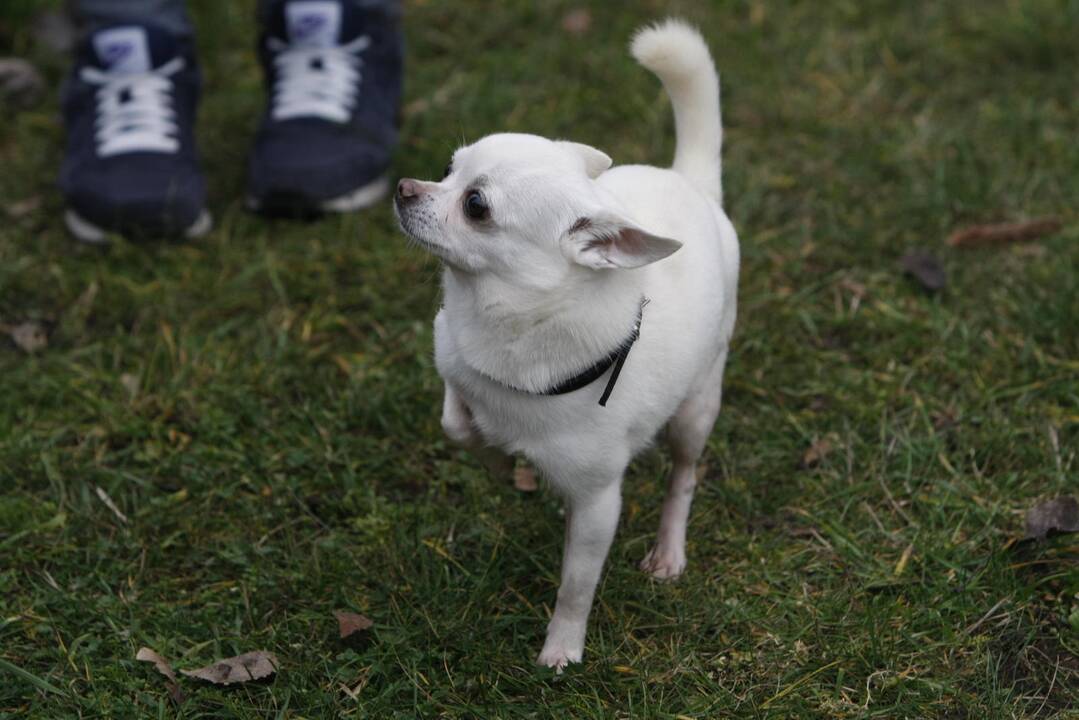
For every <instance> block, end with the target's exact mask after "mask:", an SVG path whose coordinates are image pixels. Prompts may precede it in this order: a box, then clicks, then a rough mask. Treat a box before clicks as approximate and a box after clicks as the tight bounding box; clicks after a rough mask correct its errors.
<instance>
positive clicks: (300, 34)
mask: <svg viewBox="0 0 1079 720" xmlns="http://www.w3.org/2000/svg"><path fill="white" fill-rule="evenodd" d="M325 26H326V17H325V16H323V15H301V16H300V17H298V18H296V20H295V21H294V24H293V26H292V34H293V37H294V38H295V39H297V40H304V39H306V38H309V37H311V36H312V35H314V34H315V33H317V32H319V31H320V30H322V28H323V27H325Z"/></svg>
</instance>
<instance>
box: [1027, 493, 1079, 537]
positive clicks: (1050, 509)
mask: <svg viewBox="0 0 1079 720" xmlns="http://www.w3.org/2000/svg"><path fill="white" fill-rule="evenodd" d="M1054 531H1055V532H1058V533H1073V532H1079V501H1076V499H1075V498H1073V497H1058V498H1055V499H1053V500H1047V501H1045V502H1043V503H1040V504H1038V505H1035V506H1034V507H1032V508H1031V509H1030V510H1029V511H1027V534H1026V536H1025V537H1024V538H1023V539H1024V540H1041V539H1043V538H1045V537H1046V536H1047V535H1048V534H1049V533H1050V532H1054Z"/></svg>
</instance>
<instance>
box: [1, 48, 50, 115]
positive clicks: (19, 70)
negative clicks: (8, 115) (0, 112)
mask: <svg viewBox="0 0 1079 720" xmlns="http://www.w3.org/2000/svg"><path fill="white" fill-rule="evenodd" d="M44 90H45V81H44V80H43V79H42V78H41V73H39V72H38V71H37V68H35V67H34V66H33V65H31V64H30V63H28V62H27V61H26V60H23V59H22V58H12V57H7V58H0V102H3V103H6V104H8V105H11V106H13V107H16V108H27V107H30V106H31V105H33V104H34V103H36V102H37V101H38V99H39V98H40V97H41V94H42V93H43V92H44Z"/></svg>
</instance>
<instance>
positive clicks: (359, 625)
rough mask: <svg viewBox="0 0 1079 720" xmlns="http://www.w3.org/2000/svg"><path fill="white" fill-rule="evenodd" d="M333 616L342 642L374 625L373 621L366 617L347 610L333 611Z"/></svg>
mask: <svg viewBox="0 0 1079 720" xmlns="http://www.w3.org/2000/svg"><path fill="white" fill-rule="evenodd" d="M333 616H334V617H335V618H337V630H338V632H340V633H341V639H342V640H344V639H345V638H347V637H348V636H350V635H353V634H355V633H358V632H360V631H361V630H366V629H367V628H369V627H371V626H372V625H374V624H375V621H374V620H372V619H371V618H369V617H367V616H366V615H360V614H359V613H354V612H348V611H347V610H334V611H333Z"/></svg>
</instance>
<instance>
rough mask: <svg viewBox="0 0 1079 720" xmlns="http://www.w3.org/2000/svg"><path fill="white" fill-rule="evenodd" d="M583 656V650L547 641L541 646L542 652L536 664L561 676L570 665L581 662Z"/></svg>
mask: <svg viewBox="0 0 1079 720" xmlns="http://www.w3.org/2000/svg"><path fill="white" fill-rule="evenodd" d="M583 654H584V649H583V648H568V647H565V646H564V645H562V644H561V643H558V642H552V641H551V640H550V639H548V640H547V642H545V643H544V644H543V651H542V652H540V654H539V657H538V658H536V664H537V665H542V666H544V667H549V668H552V669H553V670H554V671H555V672H556V673H558V674H559V675H561V674H562V670H564V669H565V667H566V666H567V665H569V664H570V663H579V662H581V656H582V655H583Z"/></svg>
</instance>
